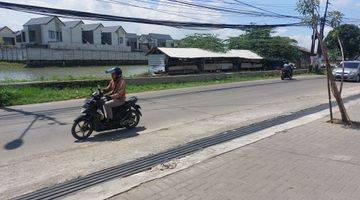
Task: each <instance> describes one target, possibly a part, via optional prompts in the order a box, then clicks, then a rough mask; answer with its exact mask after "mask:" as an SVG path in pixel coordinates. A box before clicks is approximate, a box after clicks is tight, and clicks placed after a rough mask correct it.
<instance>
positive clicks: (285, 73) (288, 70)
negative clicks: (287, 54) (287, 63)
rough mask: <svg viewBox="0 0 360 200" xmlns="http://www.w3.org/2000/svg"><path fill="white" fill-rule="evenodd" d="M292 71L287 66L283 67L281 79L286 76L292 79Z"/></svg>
mask: <svg viewBox="0 0 360 200" xmlns="http://www.w3.org/2000/svg"><path fill="white" fill-rule="evenodd" d="M292 76H293V75H292V71H291V70H290V69H287V68H285V67H284V68H282V69H281V80H284V79H286V78H288V79H290V80H292Z"/></svg>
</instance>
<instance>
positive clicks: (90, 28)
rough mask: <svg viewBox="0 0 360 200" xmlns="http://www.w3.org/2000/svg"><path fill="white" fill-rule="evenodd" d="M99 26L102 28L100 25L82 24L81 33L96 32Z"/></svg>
mask: <svg viewBox="0 0 360 200" xmlns="http://www.w3.org/2000/svg"><path fill="white" fill-rule="evenodd" d="M99 26H101V27H104V26H103V25H102V24H100V23H99V24H84V25H82V30H83V31H93V30H96V29H97V28H98V27H99Z"/></svg>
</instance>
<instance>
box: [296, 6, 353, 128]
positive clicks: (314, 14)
mask: <svg viewBox="0 0 360 200" xmlns="http://www.w3.org/2000/svg"><path fill="white" fill-rule="evenodd" d="M328 5H329V0H327V1H326V8H325V14H324V17H322V18H321V17H320V13H319V10H320V6H319V1H318V0H298V2H297V11H298V12H299V13H300V14H302V15H303V22H304V23H306V24H307V25H308V26H309V27H311V28H312V29H313V32H314V33H315V34H316V36H317V38H318V40H319V46H320V48H318V50H319V49H320V50H321V54H320V55H323V58H324V60H325V63H326V76H327V85H328V95H329V110H330V120H331V121H332V120H333V116H332V105H331V93H332V94H333V96H334V97H335V100H336V103H337V105H338V107H339V111H340V114H341V120H342V122H343V123H344V124H351V121H350V118H349V116H348V114H347V111H346V108H345V106H344V102H343V100H342V98H341V93H340V92H339V89H338V86H337V84H336V82H335V79H334V76H333V74H332V72H331V66H330V62H329V59H328V51H327V46H326V44H325V42H324V40H323V37H324V35H323V33H324V27H325V22H326V16H327V10H328ZM335 20H336V19H332V20H330V21H335ZM319 22H320V23H319ZM319 28H320V30H319ZM318 53H320V52H318Z"/></svg>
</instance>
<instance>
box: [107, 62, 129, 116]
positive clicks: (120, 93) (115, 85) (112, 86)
mask: <svg viewBox="0 0 360 200" xmlns="http://www.w3.org/2000/svg"><path fill="white" fill-rule="evenodd" d="M106 73H110V74H111V81H110V82H109V85H108V86H107V87H106V88H105V89H104V90H103V92H104V94H105V97H106V100H107V101H106V102H105V104H104V110H105V113H106V119H107V122H110V121H111V120H112V119H113V112H112V108H113V107H118V106H121V105H123V104H124V103H125V100H126V83H125V80H124V79H123V77H122V71H121V69H120V68H119V67H113V68H110V69H107V70H106Z"/></svg>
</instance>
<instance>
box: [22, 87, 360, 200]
mask: <svg viewBox="0 0 360 200" xmlns="http://www.w3.org/2000/svg"><path fill="white" fill-rule="evenodd" d="M359 97H360V94H357V95H352V96H349V97H347V98H345V100H344V102H349V100H350V101H351V100H353V101H354V100H356V99H358V98H359ZM353 101H351V102H353ZM326 106H327V104H320V105H318V106H314V107H310V108H307V109H304V110H300V111H298V112H295V113H293V114H290V115H282V116H278V117H275V118H272V119H267V120H264V121H262V122H259V123H254V124H251V125H249V126H245V127H242V128H239V129H234V130H232V132H233V133H234V134H231V133H230V134H224V132H222V133H220V134H217V135H214V136H210V137H206V138H202V139H199V140H195V141H193V142H190V143H188V144H185V145H183V146H178V147H175V148H172V149H169V150H165V151H164V152H160V153H159V154H155V157H156V155H161V154H164V153H165V155H166V154H167V152H171V151H175V152H176V149H179V150H180V149H184V148H185V149H184V150H181V151H179V152H180V153H174V155H169V156H170V157H169V158H165V157H164V158H165V159H164V158H161V157H159V159H160V160H159V161H157V162H155V163H154V164H152V165H151V167H152V168H154V166H156V165H158V164H160V165H161V164H164V163H167V162H168V161H169V160H170V161H171V160H173V159H175V158H180V159H182V158H187V157H188V156H189V155H191V154H194V153H195V154H197V153H199V152H200V153H201V152H207V151H209V149H215V151H214V152H216V148H217V147H218V146H219V145H220V146H221V145H224V143H226V144H228V143H229V141H237V140H244V139H245V143H247V144H250V143H253V142H256V141H258V140H261V139H263V138H266V137H269V136H271V135H274V134H276V133H277V132H279V131H281V130H284V129H289V128H292V127H295V126H299V125H302V123H304V121H305V122H306V123H308V122H310V121H313V120H314V119H313V118H314V117H312V118H311V117H310V121H309V119H308V118H309V116H313V115H316V114H318V113H322V115H320V118H321V117H323V116H324V115H325V116H326V114H327V109H326V108H327V107H326ZM299 119H303V120H299ZM304 119H305V120H304ZM298 121H300V122H298ZM289 123H290V126H289ZM291 123H293V125H291ZM294 124H295V126H294ZM269 130H271V132H268V133H266V132H265V134H264V131H269ZM237 131H239V132H238V133H237ZM246 131H247V132H246ZM259 133H263V134H262V135H259ZM248 137H250V138H251V137H255V138H252V139H250V140H249V139H246V138H248ZM217 138H218V140H217ZM207 141H209V143H207ZM211 141H212V143H211ZM242 142H244V141H242ZM197 143H198V145H199V147H196V146H194V147H191V145H196V144H197ZM247 144H245V145H247ZM189 145H190V146H189ZM186 146H189V147H191V148H190V149H188V150H186ZM229 147H232V149H234V148H239V146H234V145H228V146H227V147H226V148H229ZM240 147H241V146H240ZM226 148H225V149H226ZM228 150H229V149H228ZM230 150H231V149H230ZM181 152H182V153H181ZM155 157H154V158H155ZM190 157H191V156H190ZM147 158H149V159H150V158H152V157H151V155H150V156H147V157H144V158H140V159H138V160H137V161H138V162H139V163H141V162H149V161H150V160H149V159H148V160H149V161H147V160H146V159H147ZM161 160H162V161H161ZM200 160H202V159H200ZM133 162H135V163H136V160H135V161H130V163H133ZM126 164H127V163H124V164H121V165H119V166H118V167H120V168H119V169H122V168H121V166H123V165H124V166H126ZM147 164H148V165H149V166H150V164H149V163H147ZM148 165H145V167H146V166H148ZM135 166H136V165H135ZM139 166H140V165H139ZM116 167H117V166H114V167H111V168H108V169H105V170H101V171H99V172H95V173H93V174H89V175H88V176H84V177H83V178H82V179H80V180H85V184H86V182H89V183H87V184H89V186H88V187H84V186H83V185H79V188H80V189H85V188H92V187H98V186H94V184H93V183H92V182H90V181H89V180H87V178H86V177H92V176H94V174H95V175H96V176H97V175H98V174H100V179H101V173H105V172H106V173H108V172H109V170H110V169H116ZM141 171H145V170H140V171H138V170H136V172H137V173H138V172H140V173H142V172H141ZM110 172H111V171H110ZM117 173H118V172H116V171H114V174H115V175H112V174H111V173H110V174H109V175H105V176H104V181H108V182H112V181H111V180H113V181H114V179H116V180H115V181H117V180H122V179H126V177H132V176H135V175H136V174H135V175H134V174H131V173H130V174H129V175H126V176H125V175H120V176H118V175H116V174H117ZM109 177H110V179H109ZM91 179H92V178H91ZM77 180H79V179H75V180H74V181H77ZM95 181H96V182H97V183H100V184H107V183H108V182H105V183H104V181H99V179H98V180H96V179H95ZM70 183H71V184H73V183H72V182H70ZM71 184H70V185H71ZM59 185H60V186H59ZM59 185H57V186H55V188H57V187H60V188H61V187H62V186H61V185H64V187H65V188H67V187H68V186H66V182H65V183H64V184H59ZM50 188H51V187H50ZM55 188H54V189H55ZM71 188H72V189H70V190H71V191H73V192H77V191H78V190H76V189H75V190H74V189H73V188H74V186H71ZM57 190H58V189H57ZM88 190H89V189H85V191H88ZM40 191H43V190H40ZM60 192H61V191H60ZM35 193H36V192H35ZM58 193H59V192H57V193H55V195H58ZM79 193H83V192H81V191H80V192H79ZM103 193H104V194H105V193H106V191H104V192H103ZM118 193H119V192H118ZM33 194H34V193H30V194H28V195H33ZM65 194H66V195H68V194H69V193H65ZM75 195H76V194H75ZM85 196H86V195H85ZM24 197H26V195H25V196H24ZM61 197H63V196H61ZM20 198H21V196H20ZM78 198H80V197H79V196H78V197H77V199H78ZM86 199H88V198H86Z"/></svg>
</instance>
